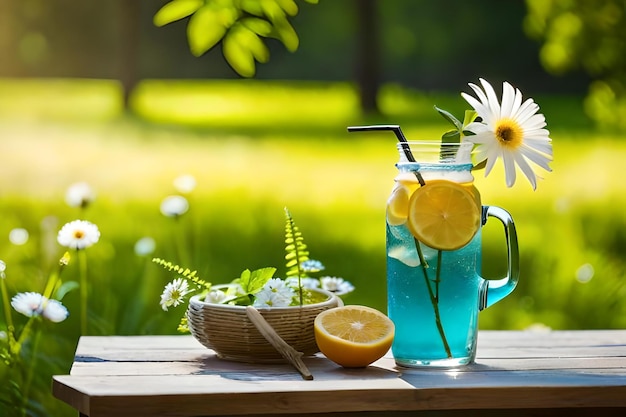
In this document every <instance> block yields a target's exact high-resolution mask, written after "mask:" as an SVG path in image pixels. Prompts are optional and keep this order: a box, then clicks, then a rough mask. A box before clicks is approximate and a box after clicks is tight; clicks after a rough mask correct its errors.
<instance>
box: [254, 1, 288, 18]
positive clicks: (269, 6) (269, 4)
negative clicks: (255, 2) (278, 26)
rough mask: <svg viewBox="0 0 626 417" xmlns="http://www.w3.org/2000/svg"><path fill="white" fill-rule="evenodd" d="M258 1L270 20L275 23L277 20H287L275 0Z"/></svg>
mask: <svg viewBox="0 0 626 417" xmlns="http://www.w3.org/2000/svg"><path fill="white" fill-rule="evenodd" d="M259 3H261V8H262V9H263V14H264V15H265V16H267V18H268V19H269V20H270V21H271V22H274V23H275V22H276V21H278V20H287V16H286V15H285V12H284V10H283V9H282V8H281V7H280V6H279V5H278V3H277V2H276V0H259Z"/></svg>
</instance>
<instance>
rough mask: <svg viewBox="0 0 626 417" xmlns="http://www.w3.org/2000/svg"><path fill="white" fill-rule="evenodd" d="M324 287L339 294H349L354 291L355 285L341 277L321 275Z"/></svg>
mask: <svg viewBox="0 0 626 417" xmlns="http://www.w3.org/2000/svg"><path fill="white" fill-rule="evenodd" d="M320 282H321V283H322V288H323V289H325V290H326V291H330V292H334V293H335V294H338V295H344V294H348V293H350V292H352V291H354V285H352V284H351V283H350V282H348V281H346V280H345V279H343V278H339V277H321V278H320Z"/></svg>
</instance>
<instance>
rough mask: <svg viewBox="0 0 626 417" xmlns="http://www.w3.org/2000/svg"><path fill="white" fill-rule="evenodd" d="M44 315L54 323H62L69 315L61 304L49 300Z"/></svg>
mask: <svg viewBox="0 0 626 417" xmlns="http://www.w3.org/2000/svg"><path fill="white" fill-rule="evenodd" d="M42 315H43V316H44V318H46V319H48V320H50V321H51V322H53V323H60V322H62V321H63V320H65V319H66V318H67V316H68V315H69V313H68V311H67V308H65V306H64V305H63V304H61V302H59V301H57V300H48V301H47V302H45V305H44V308H43V313H42Z"/></svg>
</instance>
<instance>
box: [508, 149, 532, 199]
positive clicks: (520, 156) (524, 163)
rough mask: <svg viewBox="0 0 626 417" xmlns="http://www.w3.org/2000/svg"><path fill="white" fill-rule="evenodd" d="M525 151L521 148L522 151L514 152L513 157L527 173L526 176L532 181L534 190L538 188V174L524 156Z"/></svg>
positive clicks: (524, 172) (523, 171)
mask: <svg viewBox="0 0 626 417" xmlns="http://www.w3.org/2000/svg"><path fill="white" fill-rule="evenodd" d="M523 152H524V151H523V150H522V149H520V153H518V154H512V156H513V159H514V160H515V162H516V163H517V165H518V166H519V167H520V169H521V170H522V173H523V174H524V175H526V178H528V181H530V184H531V185H532V187H533V190H536V189H537V176H536V175H535V171H533V169H532V168H531V167H530V165H529V164H528V162H527V161H526V159H525V158H524V155H523Z"/></svg>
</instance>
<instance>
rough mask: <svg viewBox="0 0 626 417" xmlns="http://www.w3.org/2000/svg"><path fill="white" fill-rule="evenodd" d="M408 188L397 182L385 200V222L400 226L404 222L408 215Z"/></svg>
mask: <svg viewBox="0 0 626 417" xmlns="http://www.w3.org/2000/svg"><path fill="white" fill-rule="evenodd" d="M409 193H410V191H409V188H408V187H407V186H405V185H403V184H400V183H398V184H397V185H396V187H394V189H393V191H392V192H391V196H390V197H389V199H388V200H387V223H389V225H390V226H400V225H401V224H404V223H406V219H407V217H408V215H409V197H410V194H409Z"/></svg>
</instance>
